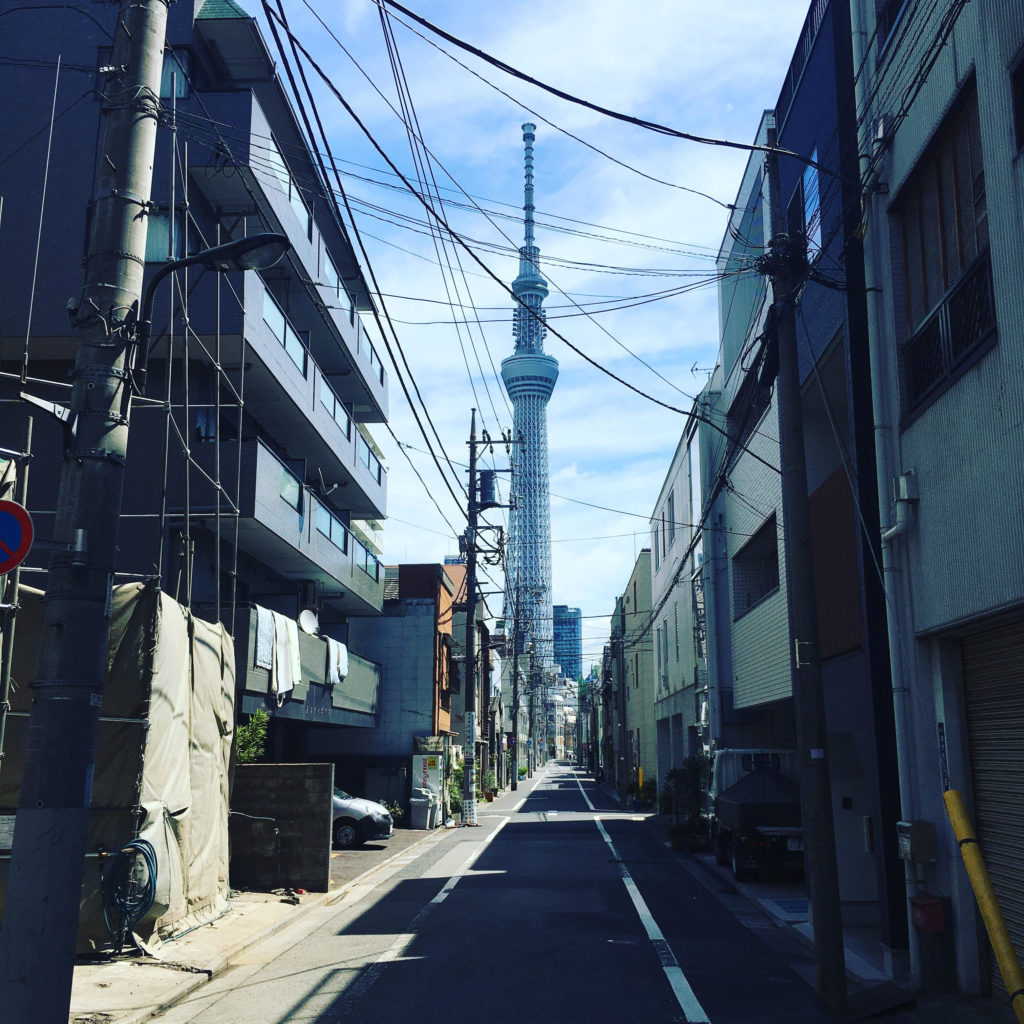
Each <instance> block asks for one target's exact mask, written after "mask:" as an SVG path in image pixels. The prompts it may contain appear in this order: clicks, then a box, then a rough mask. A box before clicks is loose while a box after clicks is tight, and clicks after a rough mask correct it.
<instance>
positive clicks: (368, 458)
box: [357, 434, 384, 483]
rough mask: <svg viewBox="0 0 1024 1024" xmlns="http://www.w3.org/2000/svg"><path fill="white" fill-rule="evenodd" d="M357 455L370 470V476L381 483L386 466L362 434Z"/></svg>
mask: <svg viewBox="0 0 1024 1024" xmlns="http://www.w3.org/2000/svg"><path fill="white" fill-rule="evenodd" d="M357 455H358V458H359V461H360V462H361V463H362V464H363V465H364V466H365V467H366V468H367V469H368V470H369V471H370V476H372V477H373V479H374V480H376V481H377V483H380V482H381V480H382V479H383V476H384V467H383V466H382V465H381V464H380V459H378V458H377V456H376V455H374V453H373V449H372V448H371V447H370V446H369V444H368V443H367V441H366V438H365V437H363V435H362V434H360V435H359V440H358V445H357Z"/></svg>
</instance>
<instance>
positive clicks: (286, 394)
mask: <svg viewBox="0 0 1024 1024" xmlns="http://www.w3.org/2000/svg"><path fill="white" fill-rule="evenodd" d="M3 6H4V8H5V10H4V27H5V39H6V43H7V49H8V53H9V54H10V56H11V57H12V60H11V62H10V64H9V65H8V66H7V67H6V68H5V71H4V79H5V82H4V88H3V90H2V95H0V111H2V119H3V123H4V125H5V137H4V143H3V146H2V147H0V149H2V155H3V156H5V157H7V159H5V160H3V162H2V163H0V194H2V195H3V197H4V215H3V221H2V226H0V238H2V240H3V245H2V246H0V276H2V280H3V282H4V302H3V304H2V308H0V333H2V345H3V347H2V357H3V360H4V368H5V370H9V371H13V377H12V376H8V377H6V378H4V379H3V385H4V387H3V394H2V400H3V406H2V410H3V419H2V430H3V437H4V441H3V445H4V446H5V447H8V448H11V449H15V448H17V447H18V445H19V444H20V443H21V437H22V429H23V428H22V423H23V421H24V418H25V416H26V415H27V414H29V413H32V415H33V417H34V424H35V433H34V438H33V453H32V454H33V462H32V473H31V479H30V489H29V500H28V505H29V508H30V510H31V512H32V515H33V518H34V520H35V522H36V531H37V536H39V537H40V538H41V539H45V538H46V537H47V536H48V533H49V531H50V529H51V528H52V523H53V521H54V514H55V504H56V495H57V481H58V477H59V471H60V461H61V456H62V452H63V449H64V443H63V434H62V432H63V430H64V425H63V424H62V423H61V422H60V421H59V420H58V419H57V418H56V417H55V416H53V415H50V414H48V413H47V412H45V411H43V410H42V409H41V408H40V406H39V403H43V404H44V405H45V404H46V403H50V404H51V405H52V404H53V403H56V404H57V405H58V406H59V405H60V403H61V402H62V401H66V399H67V396H68V385H67V381H68V373H69V369H70V366H71V361H72V360H73V357H74V352H75V338H74V335H73V331H72V328H71V325H70V321H69V317H68V312H67V310H68V307H69V296H71V297H74V296H76V295H77V294H78V293H79V292H80V290H81V284H82V259H83V258H84V257H86V256H87V253H86V248H87V237H88V226H89V220H90V216H91V202H92V200H93V198H94V196H93V189H94V183H95V181H96V178H97V175H96V169H97V167H98V166H99V164H100V163H101V162H102V161H103V159H104V154H103V153H102V152H100V146H99V142H100V139H101V138H102V134H101V129H102V124H101V121H102V113H103V110H104V106H105V104H106V103H107V102H109V101H110V97H111V96H112V95H113V94H115V93H116V91H117V87H118V75H119V71H118V69H117V68H116V67H113V66H111V65H110V38H111V26H112V24H113V20H114V18H115V17H116V15H117V10H116V7H112V6H110V5H109V4H107V5H103V4H90V5H88V10H86V9H84V8H69V9H67V11H63V12H62V10H61V9H58V8H45V7H44V8H33V7H23V6H20V5H15V4H10V3H5V4H4V5H3ZM62 19H66V21H63V20H62ZM19 55H20V57H21V58H22V59H20V60H19V59H18V57H19ZM58 55H59V56H60V69H59V70H58ZM160 99H161V108H162V110H161V117H160V127H159V131H158V140H157V149H156V157H155V163H154V182H153V191H152V201H151V202H150V203H149V204H145V205H140V211H139V215H140V216H144V217H146V218H147V220H148V241H147V251H146V270H147V280H148V281H152V279H153V275H154V273H155V271H156V270H157V269H158V268H160V267H161V266H163V265H164V264H166V263H167V261H168V260H173V259H178V258H181V257H183V256H184V255H185V254H191V253H194V252H197V251H199V250H201V249H204V248H209V247H211V246H213V245H216V244H218V243H222V242H226V241H228V240H231V239H237V238H240V237H243V236H246V235H251V234H255V233H258V232H263V231H274V232H279V233H282V234H284V235H285V236H286V237H287V239H288V241H289V243H290V249H289V251H288V253H287V255H286V256H285V257H284V258H283V259H282V260H281V261H280V262H279V263H278V264H277V265H276V266H274V267H273V268H271V269H269V270H264V271H258V270H245V271H239V272H231V273H227V274H214V273H212V272H204V271H202V270H196V269H194V268H191V269H188V270H180V271H177V272H175V273H174V274H172V275H171V276H169V277H167V278H166V279H164V280H162V282H161V283H160V284H159V286H158V288H157V289H156V291H155V292H154V306H153V309H154V315H153V324H152V332H151V339H150V345H149V350H148V352H147V353H144V354H143V356H142V357H140V360H138V361H137V366H141V365H142V364H143V363H145V362H146V361H147V360H148V366H147V367H146V369H147V370H148V372H147V373H146V375H145V385H144V388H143V387H142V386H141V382H142V375H141V374H139V375H138V376H137V378H136V382H137V383H138V384H139V385H140V387H139V391H140V392H143V391H144V393H140V394H138V396H137V398H136V400H135V402H134V407H133V410H132V417H131V436H130V442H129V454H128V460H127V464H126V475H125V493H124V500H123V506H122V507H123V518H122V521H121V526H120V547H119V553H118V560H117V564H116V565H115V566H112V569H114V570H115V571H116V573H117V574H118V577H117V578H118V579H119V580H123V579H131V578H136V579H138V578H141V579H146V580H150V581H153V582H156V583H158V584H159V585H160V586H161V587H162V588H163V589H164V590H165V591H167V592H168V593H170V594H171V595H172V596H173V597H175V598H176V599H177V600H179V601H180V602H181V603H183V604H185V605H186V606H188V607H190V608H192V609H193V610H194V611H195V612H196V613H197V614H199V615H202V616H203V617H205V618H207V619H211V620H218V619H219V620H220V621H221V622H223V623H224V624H225V625H226V626H227V628H228V630H229V632H230V633H231V634H232V635H233V637H234V639H235V651H236V662H237V666H238V671H237V677H238V692H237V694H236V709H237V711H238V712H239V713H246V712H252V711H254V710H255V709H257V708H263V709H265V710H267V712H268V713H269V714H270V715H271V717H272V727H271V750H272V752H273V753H274V754H275V755H276V756H278V757H281V758H298V757H303V756H305V741H306V737H307V735H308V733H309V731H310V730H312V729H317V728H325V727H346V726H347V727H353V728H357V729H358V728H364V727H368V726H372V725H373V724H374V722H375V720H376V718H375V716H376V711H377V704H378V699H379V683H380V679H379V668H378V666H376V665H375V664H374V663H372V662H371V661H370V660H368V659H365V658H363V657H361V656H360V653H359V650H358V646H356V645H352V644H348V641H349V637H348V633H347V622H348V619H349V617H350V616H351V615H353V614H367V613H374V612H377V611H379V609H380V607H381V603H382V600H383V584H384V581H383V578H382V576H381V572H380V568H379V565H378V562H377V557H376V554H375V553H374V544H373V542H372V540H371V537H372V535H373V533H374V531H375V528H376V526H377V524H378V521H379V520H381V519H382V518H383V516H384V512H385V506H386V495H387V474H386V471H385V469H384V467H383V464H382V461H381V453H380V450H379V449H378V447H377V445H376V442H375V441H374V438H373V433H372V430H373V428H374V426H375V425H377V424H382V423H384V422H385V421H386V419H387V411H388V397H387V386H388V385H387V376H386V374H385V372H384V369H383V366H382V364H381V361H380V357H379V354H378V352H377V349H376V348H375V346H374V345H373V343H372V341H371V340H370V335H369V333H368V331H367V329H366V328H365V326H364V317H366V318H367V320H368V321H369V320H370V319H372V317H371V314H372V309H373V306H372V302H371V300H370V297H369V293H368V289H367V285H366V282H365V281H364V279H363V275H362V271H361V269H360V266H359V262H358V260H357V258H356V256H355V254H354V252H353V249H352V246H351V244H350V241H349V236H348V234H347V232H346V228H345V226H344V224H343V223H342V220H341V219H340V217H339V215H338V212H337V208H336V206H335V204H334V201H333V197H332V195H331V192H330V189H329V187H328V185H327V183H326V179H325V177H324V175H323V173H322V169H321V166H320V164H319V162H318V159H317V156H316V153H315V151H314V149H313V148H311V146H310V145H309V143H308V140H307V139H306V137H305V136H304V133H303V129H302V124H301V121H300V119H299V117H298V116H297V114H296V110H295V107H294V105H293V103H292V102H291V101H290V100H289V97H288V96H287V95H286V93H285V90H284V88H283V85H282V79H281V75H280V73H279V71H278V69H277V61H276V60H275V57H274V56H273V55H272V54H271V52H270V50H269V49H268V46H267V44H266V42H265V40H264V39H263V37H262V35H261V33H260V30H259V28H258V26H257V23H256V21H255V20H254V19H253V18H251V17H249V16H248V15H247V14H246V13H245V11H244V10H243V9H242V8H241V7H240V6H239V5H238V4H236V3H234V2H233V0H203V2H197V3H188V4H174V5H171V7H170V10H169V17H168V24H167V45H166V48H165V53H164V75H163V82H162V86H161V96H160ZM51 114H52V121H51ZM37 252H38V257H37V255H36V254H37ZM72 304H73V300H72ZM129 315H135V314H134V313H129ZM18 371H22V372H20V373H19V372H18ZM22 395H29V396H31V398H32V399H34V400H35V404H30V402H29V401H26V400H25V399H24V398H23V397H21V396H22ZM48 557H49V552H48V551H47V550H46V548H45V546H43V545H39V546H37V548H36V550H35V551H33V553H32V554H31V555H30V558H29V561H28V564H27V570H28V572H30V573H31V574H32V575H31V576H29V577H27V579H28V581H29V582H31V583H32V584H34V585H37V586H41V587H43V588H45V585H46V576H45V566H46V563H47V559H48ZM275 613H276V614H277V615H278V616H279V617H280V619H279V620H278V621H277V625H276V627H275V619H274V617H273V616H274V614H275ZM300 613H307V614H304V615H302V616H301V627H304V628H300V627H299V626H297V625H296V623H297V620H299V619H300ZM268 623H269V625H268ZM275 630H276V632H275ZM328 637H330V638H331V640H332V641H336V642H337V644H338V645H346V644H348V647H347V648H346V649H345V653H346V654H347V665H345V664H343V663H342V661H341V657H340V654H339V650H340V647H338V646H335V647H333V648H332V649H333V650H334V652H335V656H334V658H333V664H334V666H335V669H336V670H339V671H334V672H332V670H331V664H332V659H330V658H329V656H328V648H329V645H328V642H327V638H328ZM268 644H269V645H270V646H269V648H268V646H267V645H268ZM275 644H280V645H282V646H281V648H280V649H281V650H283V649H284V646H285V645H286V646H287V648H288V652H289V657H287V658H283V659H280V660H279V664H278V666H277V669H276V670H275V668H274V667H273V660H274V659H273V651H274V650H275V649H277V648H275ZM268 652H269V653H268ZM340 669H344V670H343V671H340Z"/></svg>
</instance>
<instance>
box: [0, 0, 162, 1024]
mask: <svg viewBox="0 0 1024 1024" xmlns="http://www.w3.org/2000/svg"><path fill="white" fill-rule="evenodd" d="M167 6H168V0H123V2H122V4H121V8H120V11H119V13H118V17H117V21H116V29H115V33H114V46H113V53H112V57H111V61H110V63H111V65H112V66H113V67H114V68H117V69H118V70H117V71H116V72H115V74H114V75H113V76H111V77H109V78H107V79H106V81H105V86H104V92H105V100H104V107H105V116H104V130H103V139H102V142H101V147H100V153H99V160H98V178H97V191H96V195H95V198H94V201H93V207H92V229H91V231H90V237H89V244H88V250H87V253H86V258H85V266H86V272H85V284H84V287H83V290H82V296H81V299H80V300H79V301H78V306H77V309H75V310H73V314H72V315H73V317H74V321H75V325H76V327H77V328H78V332H79V340H78V349H77V354H76V359H75V369H74V373H73V380H74V384H73V390H72V393H71V407H70V410H69V419H68V421H67V427H68V432H67V435H66V442H67V443H66V451H65V453H64V464H63V467H62V471H61V478H60V492H59V497H58V500H57V516H56V522H55V525H54V540H55V541H56V542H57V543H58V544H59V545H61V550H58V551H57V553H56V554H55V555H54V556H53V558H52V559H51V561H50V568H49V575H48V577H47V588H46V590H47V593H46V610H45V618H44V622H43V634H42V641H41V644H40V652H39V667H38V674H37V676H36V680H35V683H34V685H33V703H32V715H31V720H30V724H29V739H28V748H27V750H26V754H25V771H24V777H23V778H22V783H21V800H20V806H19V808H18V815H17V819H16V823H15V832H14V849H13V852H12V856H11V867H10V875H9V879H8V885H7V905H6V908H5V913H4V920H3V932H2V935H0V953H2V960H0V963H2V972H3V974H2V979H3V980H2V984H0V989H2V991H3V1001H4V1019H5V1020H6V1021H10V1022H11V1024H22V1022H29V1021H58V1020H67V1017H68V1011H69V1007H70V1002H71V976H72V968H73V961H74V955H75V943H76V938H77V931H78V907H79V899H80V895H81V889H82V871H83V864H84V854H85V849H86V826H87V823H88V818H89V804H90V800H91V796H92V776H93V762H94V760H95V753H96V735H97V730H98V725H99V711H100V703H101V700H102V690H103V675H104V668H105V665H106V656H107V642H108V636H109V627H110V587H111V582H112V579H113V571H114V562H115V554H116V551H117V529H118V519H119V516H120V512H121V492H122V488H123V483H124V463H125V456H126V453H127V448H128V416H129V409H130V405H131V391H130V387H131V385H130V377H129V371H130V363H129V352H130V348H131V346H132V343H133V340H134V337H135V328H136V318H137V316H138V307H139V299H140V295H141V292H142V275H143V268H144V263H145V251H146V231H147V216H146V214H147V206H148V203H149V197H150V189H151V187H152V177H153V155H154V150H155V145H156V131H157V115H158V111H159V106H160V100H159V96H160V78H161V70H162V64H163V47H164V36H165V34H166V24H167Z"/></svg>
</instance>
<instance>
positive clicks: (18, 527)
mask: <svg viewBox="0 0 1024 1024" xmlns="http://www.w3.org/2000/svg"><path fill="white" fill-rule="evenodd" d="M31 547H32V517H31V516H30V515H29V514H28V511H27V510H26V509H25V508H24V507H23V506H21V505H19V504H18V503H17V502H16V501H0V576H2V575H3V574H4V573H7V572H10V571H11V570H12V569H15V568H17V566H19V565H21V563H22V562H23V561H24V560H25V556H26V555H27V554H28V552H29V548H31Z"/></svg>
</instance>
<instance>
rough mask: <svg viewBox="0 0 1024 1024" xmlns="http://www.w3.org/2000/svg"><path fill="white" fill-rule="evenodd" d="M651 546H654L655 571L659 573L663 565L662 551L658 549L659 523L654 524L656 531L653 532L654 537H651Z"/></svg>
mask: <svg viewBox="0 0 1024 1024" xmlns="http://www.w3.org/2000/svg"><path fill="white" fill-rule="evenodd" d="M651 544H652V546H653V548H654V569H655V572H657V570H658V568H659V566H660V565H661V550H660V548H659V547H658V524H657V523H655V524H654V530H653V531H652V535H651Z"/></svg>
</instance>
